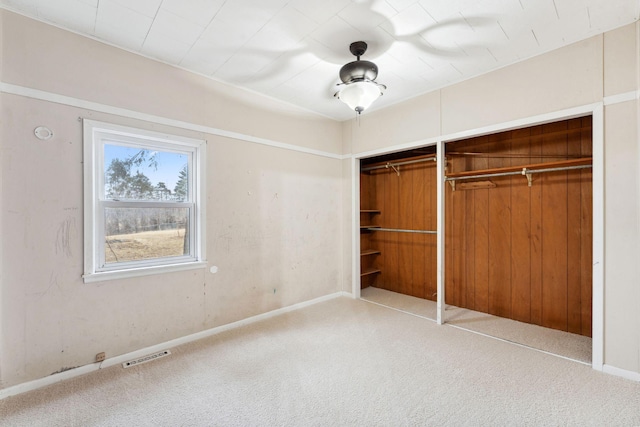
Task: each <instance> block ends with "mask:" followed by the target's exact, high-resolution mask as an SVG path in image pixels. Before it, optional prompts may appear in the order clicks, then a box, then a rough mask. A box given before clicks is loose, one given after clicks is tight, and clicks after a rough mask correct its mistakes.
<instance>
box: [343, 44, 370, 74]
mask: <svg viewBox="0 0 640 427" xmlns="http://www.w3.org/2000/svg"><path fill="white" fill-rule="evenodd" d="M349 51H350V52H351V53H352V54H353V55H354V56H356V57H357V58H358V60H357V61H353V62H349V63H348V64H345V65H344V66H343V67H342V68H341V69H340V80H342V82H343V83H351V82H357V81H363V80H370V81H373V80H375V79H376V77H378V66H377V65H376V64H374V63H373V62H371V61H361V60H360V57H361V56H362V55H364V53H365V52H366V51H367V43H365V42H363V41H359V42H353V43H351V45H350V46H349Z"/></svg>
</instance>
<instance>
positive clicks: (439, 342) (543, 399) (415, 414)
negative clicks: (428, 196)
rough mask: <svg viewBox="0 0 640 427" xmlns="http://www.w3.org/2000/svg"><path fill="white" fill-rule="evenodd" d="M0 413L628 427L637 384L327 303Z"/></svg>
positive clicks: (340, 302) (13, 421) (233, 421)
mask: <svg viewBox="0 0 640 427" xmlns="http://www.w3.org/2000/svg"><path fill="white" fill-rule="evenodd" d="M171 352H172V354H171V355H170V356H168V357H165V358H162V359H158V360H156V361H154V362H150V363H147V364H143V365H138V366H134V367H131V368H129V369H123V368H121V367H120V366H113V367H110V368H107V369H103V370H100V371H97V372H94V373H91V374H87V375H85V376H82V377H77V378H74V379H71V380H67V381H64V382H61V383H57V384H54V385H52V386H48V387H46V388H42V389H39V390H35V391H32V392H28V393H24V394H21V395H18V396H13V397H9V398H6V399H4V400H2V401H0V425H2V426H270V425H282V426H307V425H318V426H328V425H330V426H409V425H434V426H445V425H454V426H461V425H474V426H475V425H487V426H489V425H490V426H500V425H505V426H507V425H508V426H514V425H523V426H526V425H546V426H548V425H576V426H585V425H598V426H602V425H607V426H617V425H620V426H632V425H640V404H639V403H640V383H636V382H632V381H628V380H624V379H621V378H618V377H614V376H610V375H606V374H603V373H600V372H596V371H594V370H593V369H591V368H590V367H588V366H585V365H584V364H581V363H576V362H572V361H569V360H566V359H562V358H558V357H554V356H551V355H548V354H545V353H541V352H538V351H534V350H531V349H528V348H524V347H521V346H515V345H513V344H510V343H507V342H504V341H498V340H495V339H492V338H488V337H485V336H481V335H478V334H474V333H470V332H468V331H465V330H461V329H457V328H453V327H447V326H438V325H437V324H435V323H434V322H431V321H428V320H425V319H422V318H420V317H416V316H413V315H409V314H406V313H402V312H399V311H397V310H392V309H389V308H386V307H382V306H380V305H377V304H372V303H369V302H366V301H362V300H354V299H350V298H346V297H341V298H336V299H333V300H330V301H326V302H323V303H320V304H316V305H313V306H310V307H306V308H303V309H300V310H297V311H293V312H290V313H286V314H282V315H279V316H276V317H273V318H271V319H267V320H264V321H260V322H256V323H253V324H251V325H247V326H244V327H241V328H237V329H234V330H231V331H227V332H223V333H220V334H217V335H215V336H212V337H210V338H207V339H203V340H200V341H197V342H193V343H190V344H187V345H183V346H180V347H177V348H172V349H171Z"/></svg>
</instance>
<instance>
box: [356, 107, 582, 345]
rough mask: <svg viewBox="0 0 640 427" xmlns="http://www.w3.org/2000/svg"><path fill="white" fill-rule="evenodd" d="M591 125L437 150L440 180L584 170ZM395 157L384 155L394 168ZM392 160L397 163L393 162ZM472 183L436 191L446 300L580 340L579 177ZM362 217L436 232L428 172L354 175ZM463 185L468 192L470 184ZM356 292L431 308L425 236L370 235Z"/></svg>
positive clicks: (560, 125)
mask: <svg viewBox="0 0 640 427" xmlns="http://www.w3.org/2000/svg"><path fill="white" fill-rule="evenodd" d="M591 134H592V132H591V118H590V117H585V118H577V119H572V120H567V121H562V122H557V123H551V124H545V125H540V126H534V127H530V128H526V129H517V130H513V131H509V132H502V133H499V134H495V135H487V136H482V137H477V138H472V139H468V140H464V141H457V142H453V143H448V144H447V147H446V149H447V153H446V157H447V169H446V174H447V175H448V176H454V175H455V176H463V175H465V174H466V175H467V176H469V175H470V174H471V175H476V174H477V173H478V171H486V170H490V169H500V170H501V171H504V170H512V171H518V170H521V168H522V167H524V166H527V167H532V165H539V164H544V167H555V166H557V162H561V163H562V164H576V165H577V164H583V165H584V164H589V162H590V159H588V158H589V157H591ZM397 158H398V157H395V159H397ZM394 161H396V162H397V161H401V160H394ZM532 176H533V181H532V185H531V186H529V185H528V181H527V179H526V178H525V177H524V176H504V177H491V178H486V177H484V178H478V179H474V180H469V181H465V184H466V185H461V182H460V183H458V184H457V186H456V191H453V189H452V188H451V187H450V186H449V185H446V186H445V224H446V225H445V227H446V235H445V247H444V255H445V268H446V270H445V289H446V303H447V304H451V305H455V306H458V307H465V308H470V309H472V310H477V311H482V312H487V313H491V314H494V315H498V316H502V317H507V318H512V319H515V320H518V321H522V322H528V323H533V324H537V325H543V326H546V327H550V328H554V329H560V330H564V331H569V332H572V333H577V334H582V335H587V336H590V335H591V292H592V283H591V279H592V278H591V274H592V273H591V271H592V270H591V269H592V266H591V259H592V257H591V247H592V184H591V169H580V170H572V171H559V172H548V173H541V174H534V175H532ZM361 183H362V188H361V200H362V208H363V209H379V210H380V211H381V212H380V214H376V215H373V216H371V215H370V214H367V215H368V217H367V218H369V219H370V220H372V221H373V222H374V223H375V224H376V225H378V226H381V227H384V228H401V229H418V230H424V229H428V230H435V229H436V221H437V217H436V212H437V211H436V186H437V177H436V167H435V163H432V162H425V163H419V164H414V165H403V166H401V167H400V175H399V176H398V174H397V173H396V172H395V171H393V170H392V169H378V170H374V171H370V172H366V173H363V174H362V180H361ZM474 183H475V184H474ZM362 239H363V243H362V245H363V248H364V247H365V245H366V247H367V248H371V249H374V250H377V251H380V253H379V254H376V255H372V256H367V258H368V259H367V260H366V261H363V263H362V265H363V269H364V268H365V266H366V268H377V269H379V270H380V273H379V274H376V275H373V277H372V278H368V279H367V280H365V279H363V286H364V285H365V283H367V284H371V285H373V286H377V287H380V288H383V289H387V290H390V291H394V292H400V293H403V294H407V295H412V296H416V297H420V298H427V299H431V300H435V299H436V270H437V264H436V255H437V254H436V237H435V235H424V234H407V233H394V232H370V233H366V235H363V237H362Z"/></svg>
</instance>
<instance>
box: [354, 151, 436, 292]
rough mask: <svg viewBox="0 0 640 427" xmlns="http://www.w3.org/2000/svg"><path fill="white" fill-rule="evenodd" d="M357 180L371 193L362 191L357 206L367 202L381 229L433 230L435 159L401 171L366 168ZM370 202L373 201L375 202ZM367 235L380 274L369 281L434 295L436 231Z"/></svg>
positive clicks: (404, 167) (399, 289)
mask: <svg viewBox="0 0 640 427" xmlns="http://www.w3.org/2000/svg"><path fill="white" fill-rule="evenodd" d="M361 183H362V185H363V188H362V189H361V194H362V193H363V192H364V193H366V194H373V195H374V196H373V197H369V198H368V199H367V201H366V202H365V201H364V199H363V198H362V196H361V208H362V209H365V206H370V208H373V209H379V210H380V211H381V213H380V214H379V215H378V218H379V222H377V223H376V224H377V225H379V226H381V227H383V228H395V229H407V230H435V228H436V213H435V212H436V188H435V184H436V167H435V162H433V161H429V162H423V163H417V164H412V165H403V166H401V167H400V175H399V176H398V174H397V173H396V172H395V171H393V170H392V169H379V170H374V171H370V172H365V173H362V174H361ZM365 185H366V186H367V188H366V189H365V188H364V186H365ZM367 203H369V205H367ZM371 203H375V207H373V206H372V205H371ZM366 239H367V245H368V246H369V247H372V248H375V249H377V250H379V251H380V254H379V255H377V261H378V265H379V266H380V270H381V273H380V274H379V275H378V278H377V279H376V281H375V282H374V283H371V284H372V285H373V286H376V287H379V288H381V289H387V290H390V291H393V292H399V293H403V294H406V295H412V296H416V297H419V298H426V299H432V300H435V299H436V295H435V292H436V238H435V235H428V234H416V233H399V232H383V231H380V232H372V233H370V235H368V236H366ZM363 265H364V264H363ZM363 283H364V281H363Z"/></svg>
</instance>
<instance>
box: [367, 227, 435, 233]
mask: <svg viewBox="0 0 640 427" xmlns="http://www.w3.org/2000/svg"><path fill="white" fill-rule="evenodd" d="M363 230H369V231H395V232H397V233H420V234H438V232H437V231H432V230H404V229H401V228H379V227H368V228H363Z"/></svg>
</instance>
